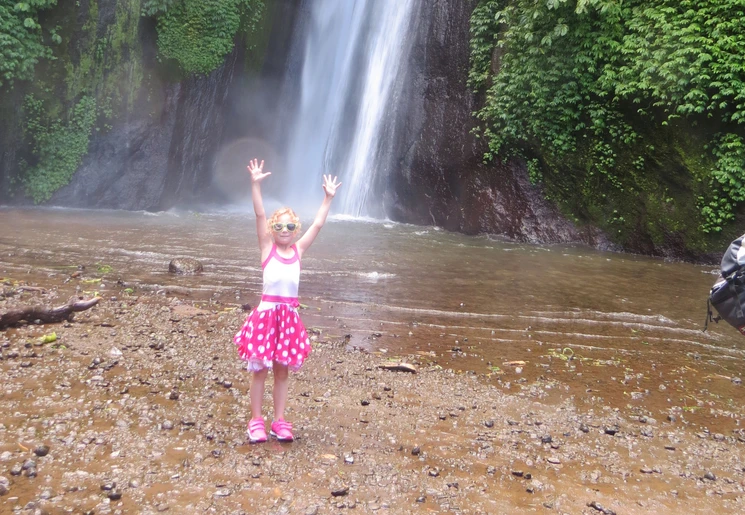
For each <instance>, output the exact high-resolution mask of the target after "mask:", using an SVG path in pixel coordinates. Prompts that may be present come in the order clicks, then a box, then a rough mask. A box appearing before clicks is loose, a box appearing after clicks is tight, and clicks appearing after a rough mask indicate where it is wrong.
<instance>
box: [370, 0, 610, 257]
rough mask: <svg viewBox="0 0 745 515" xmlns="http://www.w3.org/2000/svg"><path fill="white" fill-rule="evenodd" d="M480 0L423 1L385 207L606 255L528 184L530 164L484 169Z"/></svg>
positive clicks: (419, 220)
mask: <svg viewBox="0 0 745 515" xmlns="http://www.w3.org/2000/svg"><path fill="white" fill-rule="evenodd" d="M477 3H478V2H477V1H476V0H470V1H462V0H440V1H433V2H429V1H421V2H419V4H418V5H419V12H417V13H415V14H414V17H415V18H414V19H415V20H416V30H415V33H414V35H413V38H414V40H413V47H412V51H411V54H410V58H409V63H408V64H409V67H408V76H406V77H402V78H401V80H400V81H399V83H398V85H397V88H398V89H399V91H400V93H399V94H398V96H397V97H398V98H400V99H404V100H401V101H400V105H398V106H397V108H396V112H395V116H396V118H395V120H396V121H395V124H394V125H393V126H392V127H390V130H392V131H393V135H394V137H393V140H394V141H395V143H394V145H393V148H392V149H391V154H392V155H393V156H394V160H395V164H393V165H392V166H391V170H392V171H391V173H390V175H389V177H388V185H387V187H386V188H385V193H384V195H385V204H386V205H385V209H386V212H387V213H388V215H389V216H390V217H391V218H393V219H395V220H399V221H404V222H411V223H416V224H424V225H430V224H435V225H438V226H442V227H444V228H446V229H449V230H453V231H459V232H465V233H469V234H477V233H491V234H498V235H503V236H506V237H508V238H511V239H514V240H518V241H531V242H555V243H571V242H583V243H587V244H591V245H595V246H598V247H603V248H607V247H609V244H608V242H607V240H606V238H605V237H604V236H603V235H602V234H601V233H600V232H599V231H595V230H592V229H590V230H579V229H577V228H576V227H575V226H574V225H573V224H572V223H571V222H569V221H568V220H567V219H566V218H565V217H564V216H562V215H561V213H559V211H558V209H556V207H555V206H554V205H553V204H552V203H551V202H548V201H546V200H545V199H544V196H543V194H542V191H541V189H540V188H539V187H537V186H534V185H531V184H530V181H529V180H528V173H527V169H526V167H525V165H524V163H522V162H520V161H509V162H504V161H502V160H499V159H497V160H495V161H493V162H491V163H486V164H485V163H484V153H485V151H486V150H487V148H486V145H485V141H484V139H479V138H476V137H475V136H474V135H473V134H472V133H471V130H472V129H473V128H474V126H475V125H476V120H475V119H474V117H473V116H472V112H473V111H476V110H477V109H478V107H479V104H478V98H477V97H476V95H475V94H474V93H473V92H472V91H470V90H469V88H468V86H467V84H466V81H467V77H468V70H469V58H470V57H469V56H470V47H469V44H470V43H469V42H470V33H469V24H470V16H471V12H472V11H473V8H474V7H475V5H476V4H477Z"/></svg>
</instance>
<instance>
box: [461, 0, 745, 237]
mask: <svg viewBox="0 0 745 515" xmlns="http://www.w3.org/2000/svg"><path fill="white" fill-rule="evenodd" d="M743 47H745V6H744V4H743V2H742V1H741V0H625V1H623V2H619V1H617V0H540V1H534V0H482V1H481V2H480V3H479V5H478V6H477V8H476V9H475V10H474V12H473V15H472V17H471V68H470V73H469V84H470V86H471V87H472V88H473V89H474V90H476V91H479V92H483V93H484V95H485V100H484V103H483V107H482V108H481V109H480V110H479V111H477V112H476V113H475V115H476V117H477V118H478V119H479V120H480V121H481V122H482V124H483V127H482V129H481V132H482V133H483V134H484V136H485V137H486V139H487V141H488V144H489V147H488V152H487V154H486V156H485V158H486V159H487V160H488V159H491V158H493V157H494V156H496V155H501V156H511V155H518V156H523V157H525V158H526V159H528V162H529V171H530V176H531V179H533V180H543V181H544V183H545V184H546V187H547V189H546V191H547V194H548V195H550V196H552V197H555V198H557V199H558V200H560V201H563V202H564V204H565V205H566V206H569V208H570V211H572V213H571V214H573V215H576V214H580V215H582V216H583V217H585V218H594V221H595V222H599V223H600V224H601V226H602V225H603V224H607V228H609V229H611V228H612V229H614V232H617V233H619V234H621V233H623V234H628V233H629V232H631V231H632V230H633V229H634V228H635V227H638V226H639V225H640V224H644V223H648V222H643V221H642V219H643V217H644V216H645V214H644V213H645V212H651V211H655V212H657V211H658V209H657V207H655V206H652V203H654V202H658V201H660V200H659V199H664V204H665V206H664V210H665V212H666V213H669V216H668V217H666V219H669V220H670V226H671V227H672V226H675V227H676V228H679V227H680V225H679V224H677V223H675V222H674V221H672V220H673V218H674V217H675V216H679V217H685V216H687V215H686V213H687V208H686V207H685V206H686V204H692V202H691V196H690V191H693V198H698V203H697V205H698V209H699V210H698V214H697V215H695V217H694V220H693V221H694V224H695V225H696V227H695V230H697V231H701V232H702V233H716V232H720V231H722V229H723V227H724V226H725V225H726V224H727V223H728V222H731V221H732V220H734V213H735V211H736V209H737V208H738V206H740V205H741V204H742V203H743V202H745V159H744V157H745V147H744V146H743V135H745V131H744V130H743V124H744V123H745V82H744V81H745V53H743V52H742V50H741V49H742V48H743ZM681 121H683V123H681ZM695 127H702V128H700V129H697V130H699V131H703V130H705V129H704V127H717V128H718V129H719V130H718V131H713V132H719V133H720V134H719V135H718V136H716V137H715V138H713V139H712V140H711V141H710V142H709V143H708V145H701V147H699V148H700V152H701V154H702V157H701V158H700V159H696V163H699V162H701V163H704V164H705V166H704V167H703V168H698V167H696V168H695V169H689V170H688V174H689V176H688V179H685V178H682V177H672V176H671V175H670V170H672V169H675V168H676V166H677V164H680V163H682V162H684V161H685V160H686V158H687V155H682V154H678V155H672V154H671V153H670V148H669V145H667V146H666V145H663V144H660V145H654V144H651V142H650V141H649V140H650V139H656V137H657V136H656V134H658V135H663V134H667V135H676V134H677V133H679V132H681V131H686V130H693V128H695ZM660 139H664V138H660ZM536 158H540V159H536ZM539 163H540V164H539ZM676 163H677V164H676ZM539 167H540V170H539V169H538V168H539ZM666 167H667V172H666V171H665V170H666ZM666 173H667V175H666ZM655 174H657V175H655ZM570 176H571V177H570ZM683 183H686V184H688V187H690V190H689V193H688V197H687V198H686V197H685V195H683V194H682V193H681V189H682V188H681V185H682V184H683ZM668 190H669V191H675V192H676V195H677V197H674V196H671V194H669V193H668ZM578 195H580V196H581V198H580V199H577V198H576V197H577V196H578ZM605 204H608V206H607V207H605V208H604V207H601V206H602V205H605ZM645 205H646V207H645ZM676 213H677V214H676ZM611 219H612V220H613V223H612V224H610V222H608V220H611ZM696 219H697V220H698V221H697V222H696V221H695V220H696ZM691 221H692V220H689V224H690V222H691ZM611 226H612V227H611ZM653 232H655V233H660V234H661V233H664V230H662V231H657V230H655V231H653Z"/></svg>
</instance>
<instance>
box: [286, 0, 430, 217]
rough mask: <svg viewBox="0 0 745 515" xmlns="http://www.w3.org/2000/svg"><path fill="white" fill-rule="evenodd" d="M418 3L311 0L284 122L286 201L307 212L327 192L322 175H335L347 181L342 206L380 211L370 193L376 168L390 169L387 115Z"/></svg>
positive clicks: (353, 211) (365, 212)
mask: <svg viewBox="0 0 745 515" xmlns="http://www.w3.org/2000/svg"><path fill="white" fill-rule="evenodd" d="M417 1H418V0H357V1H354V2H351V1H349V0H314V1H312V2H310V1H308V2H306V7H307V13H308V16H307V17H305V19H302V20H301V23H303V24H304V27H303V28H302V30H300V29H298V30H297V31H296V34H301V35H302V36H301V37H299V40H298V41H296V42H295V43H294V48H293V51H292V53H293V54H295V56H296V59H297V60H301V62H300V63H293V64H292V65H291V68H295V67H296V66H300V67H302V73H301V75H300V77H299V82H298V84H297V85H296V88H299V92H298V93H297V94H296V95H294V98H295V104H294V105H293V106H292V109H291V111H292V112H291V114H290V116H289V117H288V122H287V125H286V127H287V130H288V131H289V134H287V137H286V142H285V144H286V149H285V153H286V156H287V168H288V170H289V172H288V177H290V178H291V180H290V181H284V182H285V184H284V189H285V191H283V192H282V197H283V199H284V200H285V201H286V202H288V203H291V205H293V206H298V207H299V208H300V209H301V210H302V211H305V212H310V210H311V209H314V207H315V206H317V198H319V197H320V196H321V195H322V190H321V188H320V185H321V176H322V175H323V174H324V173H331V174H333V175H338V176H339V180H340V181H342V182H343V183H344V186H343V187H342V188H341V190H340V193H339V199H338V200H337V201H336V203H335V207H336V209H337V210H338V211H340V212H342V213H345V214H350V215H353V216H375V215H380V214H382V201H381V200H378V199H373V198H371V195H370V194H371V192H372V190H373V184H374V182H375V180H376V177H377V175H376V174H385V173H386V171H387V167H388V164H387V161H386V160H385V159H382V157H383V154H386V153H385V152H384V149H385V147H386V145H385V143H386V139H385V138H386V137H390V135H391V133H390V131H385V130H384V120H385V119H386V115H387V114H388V113H390V112H391V110H392V109H394V108H395V103H394V100H393V98H392V97H393V91H394V89H395V88H394V86H395V83H396V80H397V79H400V78H401V76H402V73H403V70H404V69H405V66H404V64H403V63H404V62H405V56H406V52H407V48H408V46H407V43H406V35H407V32H408V31H407V29H408V28H409V24H410V20H411V13H412V12H413V11H414V9H413V7H414V5H415V4H416V2H417ZM285 94H287V93H286V92H285ZM383 176H384V175H383ZM309 193H310V197H311V198H309Z"/></svg>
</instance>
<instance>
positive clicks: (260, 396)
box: [251, 368, 269, 419]
mask: <svg viewBox="0 0 745 515" xmlns="http://www.w3.org/2000/svg"><path fill="white" fill-rule="evenodd" d="M268 373H269V369H268V368H265V369H263V370H261V371H260V372H254V373H253V374H252V375H251V418H252V419H253V418H260V417H261V405H262V404H263V402H264V383H265V382H266V375H267V374H268Z"/></svg>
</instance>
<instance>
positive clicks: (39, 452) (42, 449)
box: [34, 445, 49, 457]
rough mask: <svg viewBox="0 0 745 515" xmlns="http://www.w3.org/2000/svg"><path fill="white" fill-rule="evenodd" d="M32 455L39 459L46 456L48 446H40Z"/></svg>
mask: <svg viewBox="0 0 745 515" xmlns="http://www.w3.org/2000/svg"><path fill="white" fill-rule="evenodd" d="M34 454H36V455H37V456H39V457H42V456H46V455H47V454H49V446H48V445H40V446H38V447H37V448H36V449H34Z"/></svg>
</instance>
